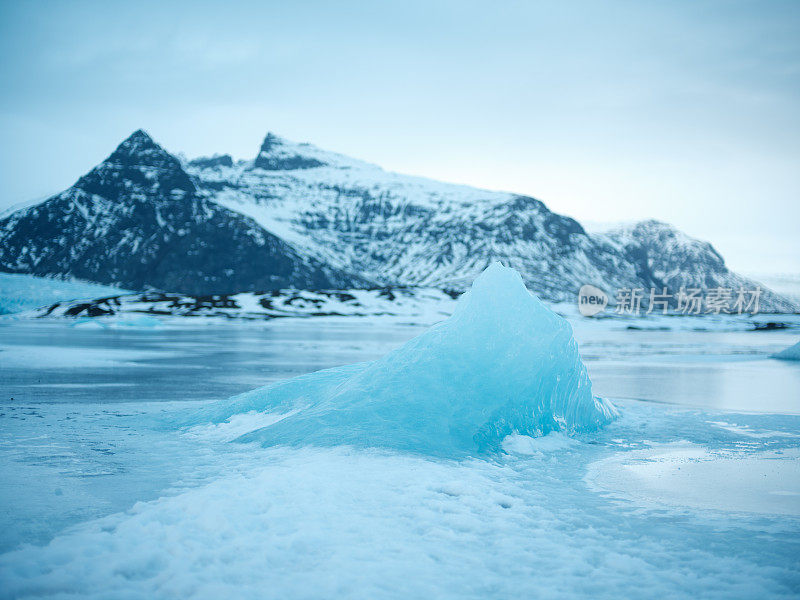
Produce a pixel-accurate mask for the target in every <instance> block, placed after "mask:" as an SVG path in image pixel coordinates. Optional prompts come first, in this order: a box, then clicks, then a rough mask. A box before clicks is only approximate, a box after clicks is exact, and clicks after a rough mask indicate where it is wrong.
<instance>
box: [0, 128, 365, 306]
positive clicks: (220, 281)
mask: <svg viewBox="0 0 800 600" xmlns="http://www.w3.org/2000/svg"><path fill="white" fill-rule="evenodd" d="M0 268H2V269H3V270H4V271H8V272H12V273H29V274H34V275H59V276H69V277H75V278H79V279H85V280H89V281H96V282H99V283H104V284H112V285H119V286H121V287H125V288H129V289H147V288H157V289H163V290H179V291H182V292H186V293H207V292H220V293H221V292H233V291H240V290H257V289H264V290H267V289H275V288H280V287H287V286H299V287H313V288H319V287H348V286H352V285H353V281H354V277H353V276H352V275H351V274H348V273H342V272H340V271H338V270H337V269H335V268H331V267H329V266H328V265H326V264H324V263H321V262H319V261H317V260H315V259H314V258H313V257H310V256H308V255H300V254H298V253H297V252H296V251H295V250H294V249H293V248H292V247H291V246H289V245H288V244H287V243H286V242H284V241H283V240H281V239H280V238H278V237H277V236H275V235H273V234H272V233H270V232H269V231H266V230H265V229H263V228H262V227H261V226H259V225H258V224H257V223H256V222H254V221H253V220H252V219H249V218H248V217H245V216H243V215H241V214H239V213H235V212H231V211H229V210H227V209H225V208H224V207H222V206H220V205H219V204H217V203H215V202H213V201H211V200H209V199H207V198H205V197H204V195H202V194H199V193H198V189H197V187H196V185H195V183H194V181H193V180H192V178H191V177H190V176H189V175H188V174H187V173H186V171H185V170H184V169H183V167H182V165H181V163H180V162H179V161H178V160H177V159H176V158H175V157H174V156H172V155H171V154H169V153H167V152H166V151H165V150H164V149H163V148H161V147H160V146H158V145H157V144H156V143H155V142H153V140H152V139H150V137H149V136H148V135H147V134H146V133H144V132H143V131H136V132H135V133H133V135H131V136H130V137H129V138H128V139H126V140H125V141H124V142H122V144H120V146H119V147H118V148H117V149H116V150H115V151H114V152H113V153H112V154H111V156H109V157H108V158H107V159H106V160H105V161H103V162H102V163H101V164H100V165H98V166H97V167H95V168H94V169H92V170H91V171H90V172H89V173H88V174H86V175H84V176H83V177H81V178H80V179H79V180H78V181H77V183H75V185H73V186H72V187H71V188H69V189H68V190H66V191H64V192H62V193H61V194H58V195H56V196H54V197H52V198H50V199H49V200H46V201H45V202H43V203H41V204H38V205H36V206H32V207H29V208H26V209H23V210H20V211H17V212H15V213H13V214H12V215H10V216H9V217H7V218H5V219H3V220H2V221H0ZM355 280H358V278H355ZM362 283H366V281H363V280H362Z"/></svg>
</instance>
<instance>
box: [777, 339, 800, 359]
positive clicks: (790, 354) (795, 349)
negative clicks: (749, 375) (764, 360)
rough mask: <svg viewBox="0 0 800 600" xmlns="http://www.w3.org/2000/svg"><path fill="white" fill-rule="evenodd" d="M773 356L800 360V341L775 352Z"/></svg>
mask: <svg viewBox="0 0 800 600" xmlns="http://www.w3.org/2000/svg"><path fill="white" fill-rule="evenodd" d="M772 358H779V359H781V360H800V342H797V343H796V344H795V345H794V346H789V347H788V348H786V349H785V350H781V351H780V352H778V353H777V354H773V355H772Z"/></svg>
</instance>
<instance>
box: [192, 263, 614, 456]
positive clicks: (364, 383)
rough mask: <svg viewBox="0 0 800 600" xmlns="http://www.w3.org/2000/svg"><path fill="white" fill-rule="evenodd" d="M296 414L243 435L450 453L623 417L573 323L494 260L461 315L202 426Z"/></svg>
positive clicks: (227, 405)
mask: <svg viewBox="0 0 800 600" xmlns="http://www.w3.org/2000/svg"><path fill="white" fill-rule="evenodd" d="M253 411H255V412H262V413H271V414H272V413H286V412H289V411H294V414H292V415H291V416H289V417H287V418H285V419H282V420H280V421H279V422H276V423H274V424H272V425H269V426H267V427H263V428H259V429H257V430H255V431H252V432H250V433H248V434H246V435H243V436H241V437H240V438H239V440H241V441H257V442H260V443H261V444H262V445H265V446H273V445H322V446H333V445H352V446H360V447H383V448H391V449H395V450H402V451H411V452H419V453H424V454H429V455H438V456H462V455H469V454H474V453H481V452H486V451H492V450H500V449H501V444H502V441H503V439H504V438H505V437H507V436H509V435H511V434H520V435H526V436H542V435H546V434H548V433H550V432H554V431H564V432H569V433H578V432H586V431H593V430H596V429H597V428H599V427H601V426H602V425H604V424H606V423H608V422H609V421H611V420H612V419H614V417H615V416H616V410H615V409H614V407H613V406H612V405H611V404H609V403H608V402H606V401H604V400H601V399H599V398H595V397H593V396H592V387H591V382H590V381H589V377H588V375H587V373H586V368H585V366H584V365H583V363H582V361H581V359H580V356H579V354H578V347H577V344H576V343H575V340H574V339H573V337H572V328H571V326H570V325H569V323H568V322H567V321H566V320H564V319H563V318H561V317H560V316H558V315H557V314H555V313H554V312H552V311H551V310H550V309H548V308H547V307H546V306H545V305H544V304H542V303H541V302H540V301H539V300H538V299H537V298H536V297H535V296H532V295H531V294H530V293H529V292H528V291H527V290H526V288H525V285H524V283H523V281H522V279H521V277H520V276H519V274H518V273H517V272H516V271H514V270H512V269H508V268H505V267H503V266H502V265H501V264H499V263H495V264H493V265H492V266H490V267H489V268H488V269H487V270H486V271H484V273H483V274H482V275H481V276H480V277H479V278H478V279H477V280H476V281H475V282H474V284H473V286H472V288H471V290H470V291H469V292H467V293H466V294H465V295H464V296H463V297H462V298H461V299H460V300H459V302H458V305H457V306H456V309H455V312H454V313H453V315H452V316H451V317H450V318H449V319H447V320H446V321H443V322H442V323H439V324H438V325H435V326H434V327H432V328H431V329H429V330H428V331H426V332H425V333H423V334H422V335H420V336H418V337H416V338H414V339H412V340H411V341H409V342H407V343H406V344H405V345H403V346H402V347H400V348H398V349H397V350H395V351H393V352H390V353H389V354H388V355H386V356H385V357H383V358H382V359H380V360H377V361H375V362H371V363H362V364H356V365H349V366H346V367H340V368H334V369H329V370H326V371H320V372H318V373H313V374H310V375H304V376H301V377H298V378H295V379H291V380H289V381H285V382H281V383H279V384H276V385H271V386H267V387H264V388H260V389H257V390H254V391H252V392H248V393H246V394H242V395H240V396H237V397H235V398H233V399H231V400H228V401H225V402H222V403H217V404H215V405H212V406H210V407H208V408H207V409H205V410H204V411H202V412H201V414H200V415H197V416H196V417H195V420H196V422H198V423H199V422H202V421H203V420H204V419H205V420H206V421H209V420H210V421H212V422H221V421H224V420H227V419H229V418H231V417H233V416H235V415H238V414H242V413H247V412H253Z"/></svg>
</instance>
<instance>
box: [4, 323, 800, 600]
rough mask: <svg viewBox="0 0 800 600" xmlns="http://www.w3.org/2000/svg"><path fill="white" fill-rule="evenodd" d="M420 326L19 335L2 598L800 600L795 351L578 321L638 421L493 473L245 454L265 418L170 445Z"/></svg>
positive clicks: (478, 464) (540, 446)
mask: <svg viewBox="0 0 800 600" xmlns="http://www.w3.org/2000/svg"><path fill="white" fill-rule="evenodd" d="M426 325H427V323H417V324H414V323H407V322H406V323H403V322H397V321H396V320H391V319H387V320H384V321H375V320H369V321H364V320H359V319H354V318H349V319H338V320H337V319H324V320H310V321H288V320H287V321H272V322H267V323H254V324H225V325H208V326H196V327H186V326H172V325H169V324H168V325H167V326H165V327H154V328H147V327H132V328H126V327H120V328H114V329H102V328H95V327H91V326H80V327H75V328H72V327H68V326H67V325H65V324H63V323H58V324H54V323H42V322H28V321H17V322H10V321H9V322H4V323H3V324H1V325H0V347H2V352H0V379H2V383H3V387H4V392H5V394H4V396H3V398H2V409H1V410H0V412H2V416H0V419H2V446H0V472H2V474H3V477H2V482H0V502H2V507H3V511H2V517H0V518H2V522H0V527H2V531H4V535H3V538H2V543H3V550H4V551H7V552H6V554H4V555H3V556H2V557H0V578H2V584H3V585H2V586H0V594H3V595H4V596H6V597H26V596H30V597H36V596H44V597H71V596H74V597H86V596H89V597H92V596H94V597H98V598H108V597H118V596H122V595H123V592H124V591H127V592H128V596H130V597H142V598H154V597H155V598H159V597H175V596H188V597H192V596H194V597H208V598H216V597H219V596H221V595H222V594H228V595H232V596H235V597H261V598H263V597H268V598H269V597H275V598H292V597H336V596H339V597H373V598H381V597H386V598H397V597H422V596H424V597H500V598H503V597H519V596H531V597H535V596H539V597H565V596H566V597H569V596H573V597H587V598H588V597H591V598H598V597H600V598H602V597H609V598H611V597H621V596H622V597H653V596H661V597H686V596H702V597H725V598H730V597H741V598H747V597H753V596H755V595H759V596H764V597H792V596H795V595H797V594H798V592H800V567H799V566H798V556H800V542H798V538H800V536H799V535H798V534H800V517H798V513H800V495H798V494H800V490H798V474H797V464H798V456H797V452H798V447H800V368H798V365H797V364H796V363H790V362H783V361H776V360H772V359H769V358H768V356H769V355H770V354H773V353H775V352H777V351H780V350H782V349H783V348H786V347H788V346H790V345H791V344H792V343H794V342H795V341H796V339H797V335H798V330H797V329H794V330H785V331H780V330H778V331H759V332H754V331H703V332H698V331H676V330H668V331H631V330H627V329H626V325H624V324H623V325H621V324H619V323H612V322H602V321H589V320H581V321H577V322H575V323H574V325H575V334H576V338H577V340H578V342H579V344H580V349H581V353H582V356H583V359H584V362H585V363H586V365H587V367H588V370H589V374H590V376H591V379H592V381H593V384H594V392H595V394H598V395H600V396H604V397H608V398H611V399H612V400H613V401H614V403H615V404H616V405H617V406H618V407H620V408H621V412H622V416H621V418H619V419H618V420H616V421H614V422H613V423H611V424H609V425H607V426H606V427H605V428H604V429H602V430H600V431H599V432H596V433H591V434H585V435H581V436H578V437H576V438H569V437H566V436H561V435H559V434H555V435H552V434H551V435H550V436H546V437H544V438H536V439H533V438H526V437H522V436H516V437H513V438H511V439H507V440H506V443H505V448H506V450H507V452H508V453H507V454H504V455H503V454H501V455H496V456H493V457H491V458H489V459H476V458H472V459H463V460H449V459H434V458H426V457H421V456H411V455H407V454H404V453H400V452H392V451H387V450H356V449H353V448H347V447H338V448H337V447H333V448H300V449H287V448H263V447H261V446H259V445H255V444H240V443H231V442H230V440H232V439H235V438H237V437H239V436H241V435H242V434H245V433H247V432H249V431H252V430H253V429H257V428H259V427H263V426H264V425H266V424H267V423H268V422H269V419H270V416H269V415H237V416H236V417H235V418H234V419H232V420H231V421H230V422H226V423H220V424H205V425H197V426H194V427H191V428H187V429H179V428H172V427H169V426H166V425H165V423H169V422H170V418H171V416H172V415H173V414H175V413H178V412H182V411H184V410H185V408H186V407H187V406H190V404H187V403H192V404H191V405H194V406H197V407H200V406H205V405H206V404H207V403H208V402H209V401H213V400H219V399H220V398H225V397H228V396H230V395H232V394H236V393H240V392H243V391H246V390H249V389H252V388H254V387H257V386H260V385H263V384H266V383H269V382H272V381H276V380H279V379H284V378H286V377H291V376H295V375H298V374H301V373H305V372H309V371H313V370H318V369H322V368H328V367H334V366H338V365H342V364H349V363H354V362H359V361H364V360H372V359H375V358H377V357H379V356H382V355H383V354H385V353H386V352H387V351H389V350H391V349H393V348H395V347H397V346H399V345H400V344H401V343H403V342H404V341H406V340H408V339H410V338H411V337H413V336H414V335H416V334H418V333H420V332H421V331H423V330H424V329H425V328H426ZM18 349H19V352H15V350H18ZM33 358H37V360H36V361H34V360H33ZM12 397H13V398H14V400H13V401H12V400H10V398H12ZM717 466H718V467H719V468H716V467H717ZM720 473H723V474H724V476H719V474H720ZM709 474H715V475H716V479H717V480H718V481H714V477H709ZM30 544H32V545H30ZM43 544H47V545H45V546H44V547H41V546H42V545H43Z"/></svg>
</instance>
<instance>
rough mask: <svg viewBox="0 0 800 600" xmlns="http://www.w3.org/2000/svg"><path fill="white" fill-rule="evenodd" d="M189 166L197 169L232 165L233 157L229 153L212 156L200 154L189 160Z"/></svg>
mask: <svg viewBox="0 0 800 600" xmlns="http://www.w3.org/2000/svg"><path fill="white" fill-rule="evenodd" d="M189 166H190V167H196V168H198V169H216V168H220V167H232V166H233V158H232V157H231V155H230V154H215V155H214V156H200V157H198V158H195V159H192V160H190V161H189Z"/></svg>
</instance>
